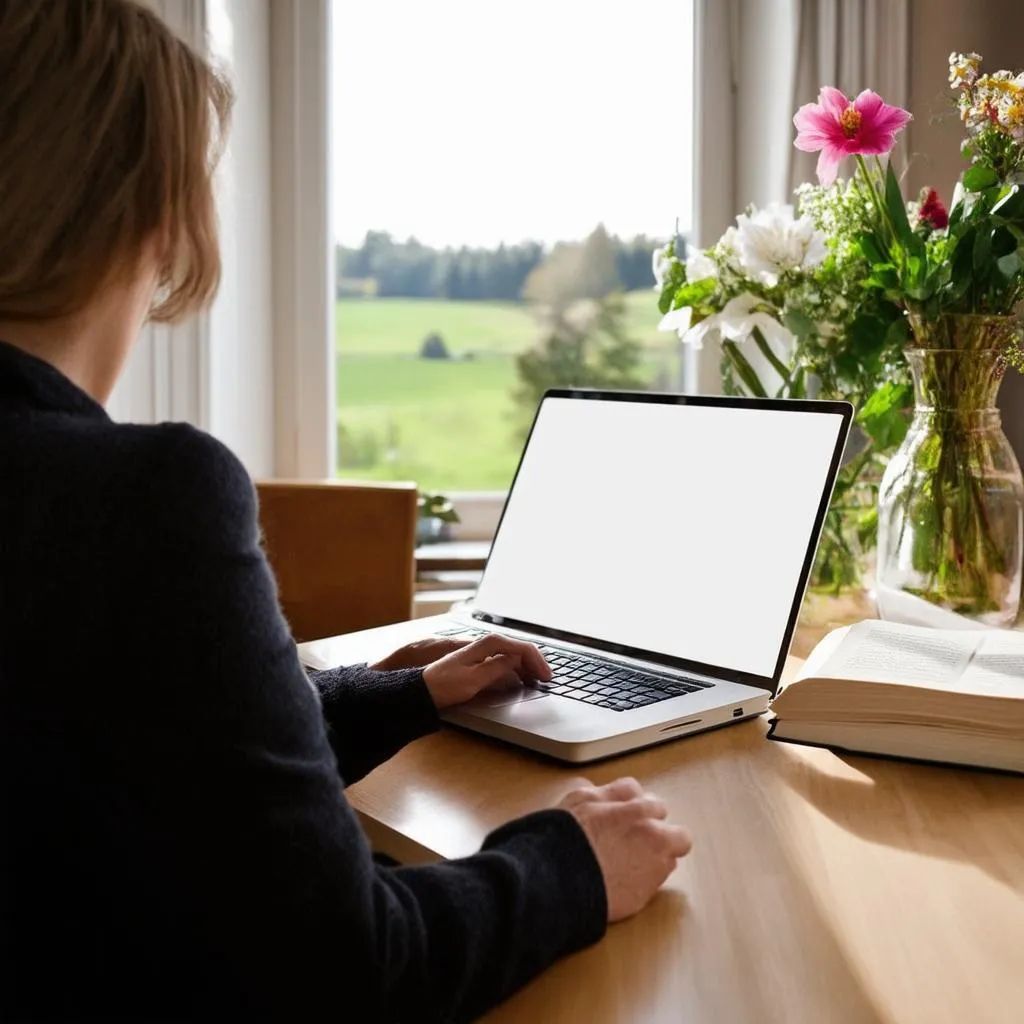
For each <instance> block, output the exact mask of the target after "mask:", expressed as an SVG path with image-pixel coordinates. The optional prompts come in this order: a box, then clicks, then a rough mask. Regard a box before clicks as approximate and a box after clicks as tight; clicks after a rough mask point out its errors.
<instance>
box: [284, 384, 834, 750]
mask: <svg viewBox="0 0 1024 1024" xmlns="http://www.w3.org/2000/svg"><path fill="white" fill-rule="evenodd" d="M851 415H852V407H851V406H850V405H848V404H846V403H843V402H825V401H796V400H771V399H745V398H731V397H726V398H720V397H704V396H689V395H673V394H651V393H632V392H616V391H594V390H551V391H549V392H547V394H546V395H545V396H544V398H543V400H542V401H541V403H540V406H539V408H538V411H537V414H536V417H535V419H534V423H533V426H532V429H531V431H530V434H529V437H528V439H527V442H526V445H525V448H524V450H523V454H522V457H521V459H520V463H519V468H518V470H517V471H516V475H515V478H514V481H513V483H512V487H511V489H510V491H509V495H508V499H507V501H506V503H505V508H504V511H503V513H502V517H501V520H500V522H499V525H498V530H497V533H496V534H495V537H494V541H493V543H492V546H491V550H490V555H489V557H488V560H487V565H486V568H485V570H484V573H483V577H482V579H481V582H480V585H479V588H478V590H477V592H476V595H475V597H474V598H473V600H472V601H471V602H469V603H468V604H466V605H465V606H464V607H461V608H459V609H456V610H453V611H452V612H451V613H450V614H449V615H446V616H443V617H439V618H435V619H431V620H421V624H419V625H418V624H417V623H415V622H413V623H405V624H400V625H398V626H389V627H384V628H383V629H377V630H371V631H368V632H367V633H365V634H353V635H352V636H351V637H350V638H339V639H340V640H342V641H345V642H344V643H343V644H342V645H341V646H335V647H334V648H333V649H329V650H327V651H321V654H326V659H323V660H322V659H321V658H319V657H316V656H315V650H314V657H312V658H304V660H306V661H307V663H309V664H312V665H314V667H316V666H317V664H318V662H319V663H321V664H324V663H331V659H332V658H333V659H334V660H333V664H339V663H344V662H345V661H349V662H350V661H353V660H372V659H373V658H374V657H377V656H379V655H381V654H383V653H385V652H386V651H388V650H391V649H394V648H395V647H398V646H400V645H401V644H403V643H405V642H407V641H408V639H409V638H410V636H411V635H422V633H423V631H424V627H425V626H426V625H427V623H429V627H430V632H433V633H436V634H440V635H447V636H455V637H460V638H461V637H464V638H466V639H472V638H474V637H475V636H478V635H483V634H485V633H487V632H499V633H505V634H507V635H509V636H513V637H517V638H519V639H526V640H530V641H532V642H534V643H536V644H537V645H538V646H539V647H540V650H541V652H542V653H543V654H544V656H545V658H546V659H547V660H548V662H549V664H550V665H551V667H552V669H553V677H552V679H551V680H550V681H548V682H536V683H534V684H531V685H526V686H521V685H516V686H508V687H503V688H499V689H497V690H494V691H488V692H485V693H482V694H480V695H479V696H478V697H476V698H474V699H473V700H472V701H470V702H469V703H467V704H463V705H460V706H458V707H456V708H452V709H449V710H446V711H445V712H444V713H443V716H442V717H443V718H444V719H445V720H446V721H448V722H449V723H451V724H454V725H457V726H460V727H462V728H465V729H470V730H473V731H475V732H478V733H483V734H485V735H487V736H491V737H495V738H497V739H499V740H504V741H506V742H510V743H514V744H517V745H519V746H522V747H526V748H529V749H531V750H535V751H538V752H540V753H542V754H546V755H549V756H551V757H554V758H557V759H559V760H563V761H569V762H577V763H579V762H588V761H594V760H598V759H601V758H605V757H609V756H611V755H615V754H622V753H625V752H627V751H632V750H636V749H638V748H641V747H646V746H650V745H652V744H655V743H660V742H663V741H666V740H671V739H676V738H678V737H682V736H687V735H691V734H693V733H697V732H703V731H705V730H708V729H714V728H716V727H719V726H723V725H729V724H732V723H735V722H741V721H744V720H745V719H749V718H752V717H754V716H756V715H760V714H762V713H763V712H764V711H766V710H767V707H768V702H769V700H770V699H771V697H772V696H773V695H774V694H775V692H776V690H777V689H778V685H779V679H780V677H781V674H782V669H783V665H784V664H785V660H786V657H787V654H788V652H789V646H790V642H791V640H792V637H793V631H794V629H795V627H796V622H797V617H798V614H799V611H800V605H801V602H802V600H803V596H804V590H805V587H806V585H807V579H808V576H809V574H810V571H811V566H812V563H813V560H814V555H815V551H816V549H817V543H818V537H819V534H820V531H821V526H822V523H823V521H824V517H825V513H826V510H827V508H828V504H829V500H830V498H831V495H832V488H833V485H834V483H835V479H836V474H837V472H838V470H839V467H840V464H841V460H842V456H843V451H844V447H845V444H846V438H847V434H848V432H849V427H850V421H851ZM417 626H418V628H417ZM371 635H372V640H373V643H372V645H370V646H372V650H371V649H370V646H365V645H362V644H361V641H360V640H359V638H360V637H366V638H367V642H368V643H369V639H370V638H371ZM304 647H306V648H314V649H315V648H316V647H317V645H316V644H312V645H304Z"/></svg>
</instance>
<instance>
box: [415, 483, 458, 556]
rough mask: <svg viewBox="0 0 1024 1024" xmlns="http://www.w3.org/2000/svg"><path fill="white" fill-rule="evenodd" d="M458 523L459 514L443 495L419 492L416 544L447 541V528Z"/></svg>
mask: <svg viewBox="0 0 1024 1024" xmlns="http://www.w3.org/2000/svg"><path fill="white" fill-rule="evenodd" d="M457 522H459V514H458V512H456V511H455V508H454V506H453V505H452V503H451V501H449V499H448V498H446V497H445V496H444V495H443V494H427V493H424V492H420V496H419V520H418V521H417V523H416V543H417V544H433V543H436V542H437V541H441V540H445V539H447V534H448V527H449V524H451V523H457Z"/></svg>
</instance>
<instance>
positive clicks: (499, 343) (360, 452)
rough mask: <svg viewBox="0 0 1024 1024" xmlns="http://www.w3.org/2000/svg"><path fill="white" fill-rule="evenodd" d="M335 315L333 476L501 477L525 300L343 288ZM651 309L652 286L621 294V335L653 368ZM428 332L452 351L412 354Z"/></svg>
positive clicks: (433, 484) (479, 484) (445, 482)
mask: <svg viewBox="0 0 1024 1024" xmlns="http://www.w3.org/2000/svg"><path fill="white" fill-rule="evenodd" d="M336 318H337V334H336V338H337V347H338V423H339V437H338V448H339V461H340V470H339V472H340V474H341V475H343V476H347V477H360V478H364V479H374V480H414V481H416V482H417V483H418V484H419V485H420V486H421V487H422V488H424V489H439V490H463V491H466V490H502V489H504V488H506V487H507V486H508V484H509V482H510V480H511V477H512V473H513V472H514V470H515V465H516V460H517V458H518V455H519V446H518V442H517V441H516V440H515V436H514V424H513V420H512V411H513V410H512V404H511V401H510V397H509V396H510V393H511V391H512V388H513V386H514V383H515V368H514V363H513V357H514V355H515V354H516V353H517V352H520V351H522V350H523V349H524V348H526V347H528V346H529V345H530V344H532V343H533V341H534V340H535V338H536V332H537V328H536V326H535V323H534V321H533V319H532V318H531V316H530V314H529V311H528V310H527V309H526V308H524V307H521V306H515V305H508V304H503V303H489V302H450V301H445V300H433V299H342V300H340V301H339V302H338V305H337V314H336ZM658 319H659V314H658V310H657V306H656V303H655V296H654V293H653V291H652V292H635V293H632V294H630V295H628V296H627V323H628V325H629V328H630V334H631V336H633V337H635V338H636V339H637V340H638V341H641V342H643V344H644V346H645V348H646V349H647V351H648V358H647V359H646V360H645V363H646V365H647V367H648V369H649V374H650V376H651V377H652V378H653V376H654V374H655V373H656V372H657V370H658V368H659V367H660V366H661V365H662V363H663V360H664V353H665V352H667V351H668V349H669V343H670V342H671V341H672V340H674V339H672V338H671V336H669V335H665V334H659V333H658V332H657V331H656V327H657V323H658ZM431 333H436V334H439V335H441V337H442V338H443V339H444V341H445V344H446V346H447V348H448V351H449V352H450V353H451V355H452V356H453V358H452V359H449V360H429V359H419V358H417V353H418V352H419V348H420V345H421V343H422V341H423V339H424V338H425V337H426V336H427V335H428V334H431ZM467 356H469V358H467Z"/></svg>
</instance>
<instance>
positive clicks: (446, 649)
mask: <svg viewBox="0 0 1024 1024" xmlns="http://www.w3.org/2000/svg"><path fill="white" fill-rule="evenodd" d="M419 643H420V644H422V645H423V646H424V647H429V648H430V653H431V655H434V656H436V657H438V658H443V657H444V656H445V655H446V654H451V653H452V652H453V651H461V650H462V648H463V647H468V646H469V645H470V644H471V643H472V641H471V640H456V639H455V638H454V637H450V636H436V637H431V638H430V639H429V640H420V641H419ZM409 646H410V647H416V646H417V645H416V644H410V645H409Z"/></svg>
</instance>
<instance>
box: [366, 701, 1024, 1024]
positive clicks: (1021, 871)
mask: <svg viewBox="0 0 1024 1024" xmlns="http://www.w3.org/2000/svg"><path fill="white" fill-rule="evenodd" d="M765 730H766V723H765V722H764V720H756V721H751V722H746V723H743V724H739V725H736V726H733V727H730V728H726V729H722V730H719V731H717V732H713V733H706V734H704V735H699V736H694V737H690V738H686V739H682V740H678V741H675V742H673V743H669V744H666V745H663V746H660V747H656V748H652V749H648V750H646V751H640V752H638V753H635V754H632V755H629V756H625V757H619V758H615V759H613V760H610V761H606V762H603V763H600V764H596V765H591V766H586V767H585V768H584V769H582V770H581V769H578V768H576V769H574V768H572V767H567V766H563V765H559V764H556V763H554V762H551V761H547V760H543V759H541V758H540V757H535V756H533V755H530V754H528V753H526V752H523V751H520V750H517V749H513V748H510V747H507V746H503V745H501V744H498V743H497V742H492V741H489V740H486V739H483V738H481V737H478V736H474V735H469V734H465V733H461V732H458V731H456V730H454V729H448V728H446V729H444V730H442V731H441V732H440V733H438V734H436V735H434V736H430V737H427V738H425V739H422V740H419V741H417V742H416V743H413V744H412V745H411V746H409V747H408V748H406V749H405V750H404V751H402V752H401V753H400V754H398V755H397V756H396V757H395V758H394V759H392V760H391V761H390V762H389V763H387V764H385V765H384V766H382V767H381V768H379V769H377V770H376V771H375V772H374V773H373V774H371V775H370V776H369V777H367V778H366V779H364V780H363V781H362V782H360V783H359V784H358V785H356V786H353V787H352V788H351V789H350V790H349V791H348V794H349V797H350V799H351V801H352V803H353V804H354V805H355V807H356V808H357V810H358V811H359V812H360V814H361V816H362V818H363V821H364V824H365V826H366V829H367V831H368V833H369V834H370V837H371V839H372V840H373V842H374V844H375V846H376V847H377V848H378V849H381V850H383V851H384V852H388V853H390V854H392V855H393V856H396V857H398V858H399V859H400V860H404V861H418V860H427V859H436V858H438V857H458V856H461V855H465V854H470V853H472V852H474V851H475V850H476V849H478V848H479V845H480V842H481V840H482V839H483V838H484V836H485V835H486V834H487V832H488V831H490V830H491V829H493V828H494V827H496V826H497V825H499V824H501V823H502V822H504V821H507V820H508V819H510V818H512V817H514V816H516V815H519V814H522V813H525V812H527V811H531V810H535V809H538V808H541V807H545V806H550V805H551V804H552V803H554V802H555V801H557V799H558V798H559V797H560V796H561V794H562V793H563V792H564V791H565V790H566V789H567V788H568V787H569V786H570V784H571V783H572V781H573V780H574V779H578V778H579V777H580V776H581V775H583V776H585V777H586V778H589V779H590V780H592V781H593V782H595V783H604V782H608V781H610V780H612V779H614V778H617V777H619V776H622V775H633V776H635V777H636V778H637V779H639V780H640V781H641V782H642V783H643V784H644V785H645V786H648V787H650V788H651V789H652V790H653V791H654V792H655V793H657V794H658V795H659V796H661V797H662V798H663V799H664V800H665V801H666V802H667V803H668V805H669V807H670V809H671V814H672V817H673V818H674V819H676V820H677V821H679V822H680V823H684V824H686V825H687V826H688V827H689V828H690V829H691V830H692V832H693V835H694V838H695V845H694V849H693V852H692V853H691V854H690V856H689V857H688V858H686V859H685V860H684V861H683V862H682V863H681V865H680V867H679V869H678V870H677V871H676V872H675V874H674V875H673V876H672V877H671V878H670V879H669V882H668V883H667V885H666V886H665V888H664V889H663V891H662V892H661V893H659V895H658V896H657V897H656V899H655V900H654V902H653V903H652V904H651V905H650V906H649V907H648V908H647V909H646V910H645V911H643V912H642V913H641V914H639V915H638V916H637V917H635V918H633V919H632V920H630V921H627V922H624V923H622V924H618V925H615V926H613V927H612V928H611V929H610V931H609V933H608V935H607V937H606V938H605V939H604V940H603V941H602V942H601V943H599V944H598V945H596V946H594V947H592V948H591V949H589V950H586V951H584V952H582V953H580V954H578V955H576V956H574V957H572V958H570V959H568V960H565V961H563V962H561V963H559V964H557V965H556V966H555V967H553V968H552V969H551V970H549V971H548V972H546V973H545V974H544V975H542V976H541V977H540V978H539V979H537V980H536V981H535V982H533V983H532V984H531V985H529V986H528V987H527V988H526V989H524V990H523V991H522V992H520V993H519V994H518V995H516V996H514V997H513V998H512V999H511V1000H509V1002H508V1003H506V1004H505V1005H503V1006H501V1007H499V1008H498V1009H497V1010H495V1011H493V1012H492V1013H491V1014H489V1015H488V1017H487V1018H486V1020H487V1021H488V1022H489V1024H499V1022H500V1024H509V1022H514V1021H531V1022H533V1021H538V1022H544V1024H570V1022H572V1024H575V1022H587V1024H604V1022H609V1024H610V1022H616V1024H618V1022H627V1024H633V1022H636V1024H662V1022H665V1024H668V1022H671V1024H680V1022H687V1024H825V1022H841V1024H867V1022H879V1024H882V1022H884V1024H918V1022H920V1024H925V1022H927V1024H941V1022H946V1021H949V1022H957V1024H967V1022H970V1024H996V1022H999V1024H1002V1022H1006V1024H1021V1022H1024V779H1020V778H1014V777H1010V776H1001V775H996V774H989V773H982V772H968V771H958V770H954V769H950V768H938V767H928V766H923V765H913V764H907V763H901V762H896V761H882V760H874V759H869V758H854V757H849V758H847V757H838V756H836V755H835V754H832V753H830V752H828V751H823V750H815V749H811V748H803V747H797V746H792V745H788V744H782V743H774V742H770V741H767V740H766V739H765Z"/></svg>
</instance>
